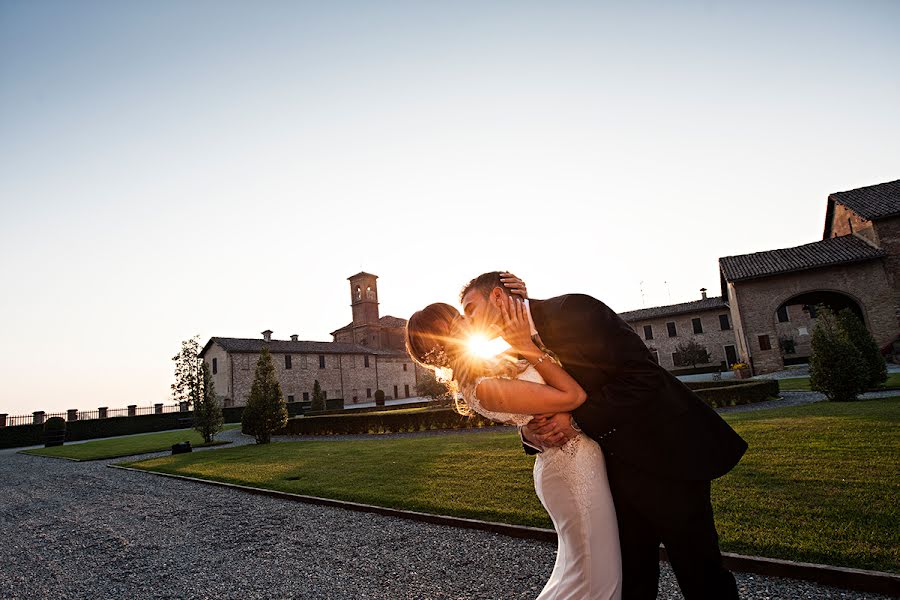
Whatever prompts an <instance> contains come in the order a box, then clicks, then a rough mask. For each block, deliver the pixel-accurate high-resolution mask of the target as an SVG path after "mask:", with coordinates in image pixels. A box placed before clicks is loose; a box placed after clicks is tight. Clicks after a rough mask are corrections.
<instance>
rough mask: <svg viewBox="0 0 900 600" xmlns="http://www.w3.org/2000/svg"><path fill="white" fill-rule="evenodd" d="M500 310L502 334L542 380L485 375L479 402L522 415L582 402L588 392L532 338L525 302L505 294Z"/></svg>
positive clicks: (494, 409)
mask: <svg viewBox="0 0 900 600" xmlns="http://www.w3.org/2000/svg"><path fill="white" fill-rule="evenodd" d="M501 310H502V311H503V316H504V331H503V338H504V339H505V340H506V341H507V342H508V343H509V345H510V346H512V347H513V350H515V351H516V352H518V353H519V354H521V355H522V356H524V357H525V358H526V359H527V360H528V362H530V363H531V364H532V365H533V366H534V367H535V369H537V372H538V373H540V374H541V377H543V379H544V382H545V383H544V384H543V385H542V384H539V383H532V382H530V381H519V380H515V379H499V378H490V379H484V380H482V381H481V383H480V384H478V386H477V388H476V389H475V395H476V396H477V397H478V400H479V401H480V402H481V405H482V406H483V407H484V408H486V409H487V410H489V411H492V412H506V413H516V414H523V415H532V414H538V413H552V412H569V411H572V410H575V409H576V408H578V407H579V406H581V405H582V404H583V403H584V401H585V399H586V398H587V395H586V394H585V392H584V390H583V389H582V388H581V386H580V385H578V382H577V381H575V380H574V379H573V378H572V376H571V375H569V374H568V373H567V372H566V370H565V369H563V368H562V367H561V366H559V365H558V364H556V363H555V362H553V360H552V359H550V357H549V356H548V355H546V354H544V353H542V352H541V350H540V348H538V347H537V346H536V345H535V343H534V342H533V341H532V340H531V330H530V327H529V325H528V315H527V314H526V312H525V311H526V309H525V306H524V303H523V302H522V301H521V300H518V299H513V298H508V299H507V302H506V305H505V306H502V305H501Z"/></svg>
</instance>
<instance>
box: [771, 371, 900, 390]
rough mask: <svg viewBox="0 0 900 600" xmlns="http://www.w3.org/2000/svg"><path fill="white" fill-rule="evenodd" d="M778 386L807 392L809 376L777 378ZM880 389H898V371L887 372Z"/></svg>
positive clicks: (783, 388) (899, 379)
mask: <svg viewBox="0 0 900 600" xmlns="http://www.w3.org/2000/svg"><path fill="white" fill-rule="evenodd" d="M778 387H779V389H780V390H781V391H783V392H808V391H810V389H809V377H794V378H791V379H779V380H778ZM881 389H886V390H896V389H900V373H888V377H887V381H886V382H885V383H884V384H883V385H882V386H881Z"/></svg>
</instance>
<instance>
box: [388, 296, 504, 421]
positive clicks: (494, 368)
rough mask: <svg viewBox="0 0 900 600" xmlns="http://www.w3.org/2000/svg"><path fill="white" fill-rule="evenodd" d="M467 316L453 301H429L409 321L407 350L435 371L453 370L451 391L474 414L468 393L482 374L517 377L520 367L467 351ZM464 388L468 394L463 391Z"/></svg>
mask: <svg viewBox="0 0 900 600" xmlns="http://www.w3.org/2000/svg"><path fill="white" fill-rule="evenodd" d="M462 320H463V317H462V315H461V314H459V311H458V310H456V309H455V308H454V307H452V306H450V305H449V304H445V303H443V302H437V303H435V304H429V305H428V306H426V307H425V308H423V309H422V310H420V311H417V312H415V313H413V315H412V316H411V317H410V318H409V321H408V322H407V323H406V350H407V352H409V355H410V356H411V357H412V359H413V360H414V361H416V362H417V363H418V364H420V365H421V366H423V367H425V368H427V369H430V370H432V371H434V370H436V369H444V368H446V369H450V370H451V371H452V378H451V381H450V382H449V383H450V393H451V395H452V397H453V399H454V401H455V407H456V411H457V412H458V413H460V414H463V415H470V414H472V410H471V408H470V407H469V406H468V404H467V403H466V400H465V394H471V393H472V390H471V389H469V388H470V387H471V386H474V384H475V382H476V380H477V379H478V378H479V377H484V376H487V377H515V375H516V374H518V372H519V370H520V369H519V367H518V365H516V363H515V360H514V359H511V358H510V357H508V356H500V357H496V358H493V359H483V358H478V357H475V356H472V355H471V354H470V353H468V352H466V341H465V340H463V339H461V338H460V337H459V335H460V325H461V321H462ZM460 389H463V390H464V391H465V394H460V393H459V390H460Z"/></svg>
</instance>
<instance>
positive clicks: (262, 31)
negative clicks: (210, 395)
mask: <svg viewBox="0 0 900 600" xmlns="http://www.w3.org/2000/svg"><path fill="white" fill-rule="evenodd" d="M898 23H900V3H897V2H876V1H871V2H821V1H816V2H772V3H766V2H740V3H738V2H735V3H731V4H729V3H719V2H697V3H689V2H678V3H671V2H658V3H657V2H636V3H624V2H622V3H602V2H553V3H546V2H543V3H538V2H471V3H469V2H459V1H457V2H446V3H422V2H383V3H382V2H372V1H369V2H360V3H346V2H329V3H321V2H310V3H301V2H265V1H262V2H243V3H239V2H220V1H216V2H213V1H209V2H205V1H185V2H114V1H106V2H94V1H85V0H82V1H79V2H64V1H49V0H41V1H37V2H35V1H33V0H29V1H16V0H5V1H4V2H2V3H0V256H2V259H0V281H2V286H3V292H2V294H0V331H2V338H0V340H2V343H0V381H2V386H0V412H3V413H9V414H24V413H30V412H31V411H34V410H46V411H48V412H49V411H56V410H64V409H67V408H80V409H84V410H88V409H95V408H96V407H98V406H110V407H120V406H125V405H127V404H138V405H141V406H144V405H149V404H153V403H155V402H165V401H167V399H168V395H169V384H170V383H171V382H172V372H173V363H172V361H171V357H172V356H173V355H175V353H176V352H177V351H178V350H179V347H180V342H181V340H183V339H186V338H188V337H190V336H192V335H194V334H198V335H199V336H200V337H201V342H202V343H205V342H206V340H207V339H208V338H209V337H210V336H227V337H260V332H261V331H262V330H264V329H272V330H273V331H274V332H275V334H274V337H275V338H277V339H288V336H289V335H291V334H295V333H296V334H299V335H300V339H309V340H330V339H331V338H330V336H329V335H328V333H329V332H330V331H332V330H334V329H336V328H338V327H340V326H342V325H345V324H346V323H348V322H349V321H350V308H349V302H350V293H349V284H348V282H347V280H346V278H347V277H348V276H349V275H352V274H354V273H356V272H358V271H360V270H365V271H368V272H372V273H375V274H377V275H379V276H380V279H379V291H380V300H381V314H382V315H385V314H390V315H395V316H398V317H404V318H405V317H408V316H409V315H410V314H411V313H412V312H413V311H414V310H416V309H418V308H420V307H421V306H423V305H424V304H427V303H429V302H433V301H438V300H443V301H451V302H455V301H456V296H457V293H458V291H459V289H460V287H461V286H462V284H464V283H465V282H466V281H467V280H468V279H470V278H471V277H472V276H474V275H477V274H479V273H481V272H483V271H488V270H494V269H511V270H514V271H515V272H516V273H517V274H519V275H521V276H522V277H524V278H525V279H526V280H527V282H528V284H529V287H530V290H531V293H532V295H533V296H535V297H547V296H552V295H557V294H560V293H565V292H575V291H578V292H585V293H589V294H591V295H594V296H596V297H598V298H600V299H601V300H603V301H605V302H606V303H607V304H609V305H610V306H611V307H612V308H614V309H615V310H619V311H623V310H630V309H635V308H640V307H641V306H652V305H656V304H668V303H674V302H682V301H687V300H692V299H695V298H699V296H700V293H699V289H700V288H701V287H707V288H709V289H710V293H711V294H718V293H719V276H718V265H717V259H718V257H720V256H727V255H733V254H741V253H746V252H753V251H758V250H766V249H771V248H777V247H785V246H793V245H798V244H802V243H807V242H811V241H815V240H816V239H819V238H821V235H822V228H823V223H824V214H825V200H826V197H827V195H828V194H829V193H831V192H836V191H841V190H847V189H852V188H856V187H861V186H865V185H872V184H876V183H881V182H884V181H890V180H894V179H898V178H900V110H898V107H900V77H898V65H900V36H898V35H897V24H898ZM642 287H643V290H644V291H643V298H642V294H641V289H642Z"/></svg>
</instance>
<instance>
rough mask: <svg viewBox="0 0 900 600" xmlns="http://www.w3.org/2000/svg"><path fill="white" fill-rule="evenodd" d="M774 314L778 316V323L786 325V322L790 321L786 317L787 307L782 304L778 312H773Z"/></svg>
mask: <svg viewBox="0 0 900 600" xmlns="http://www.w3.org/2000/svg"><path fill="white" fill-rule="evenodd" d="M775 314H777V315H778V322H779V323H787V322H788V321H790V318H789V317H788V311H787V306H785V305H784V304H782V305H781V306H779V307H778V310H777V311H776V312H775Z"/></svg>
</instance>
